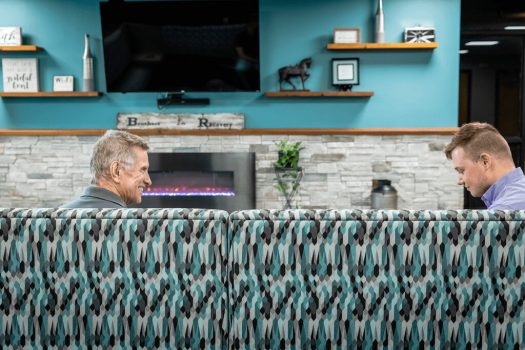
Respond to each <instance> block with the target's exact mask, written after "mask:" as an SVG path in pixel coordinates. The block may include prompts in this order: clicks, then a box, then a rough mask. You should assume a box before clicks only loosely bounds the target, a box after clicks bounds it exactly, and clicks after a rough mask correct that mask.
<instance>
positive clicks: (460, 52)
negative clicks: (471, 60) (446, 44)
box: [459, 50, 468, 55]
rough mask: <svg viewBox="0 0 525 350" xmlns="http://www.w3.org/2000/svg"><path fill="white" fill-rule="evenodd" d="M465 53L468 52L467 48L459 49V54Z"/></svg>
mask: <svg viewBox="0 0 525 350" xmlns="http://www.w3.org/2000/svg"><path fill="white" fill-rule="evenodd" d="M466 53H468V50H459V54H460V55H464V54H466Z"/></svg>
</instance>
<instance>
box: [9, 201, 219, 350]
mask: <svg viewBox="0 0 525 350" xmlns="http://www.w3.org/2000/svg"><path fill="white" fill-rule="evenodd" d="M227 219H228V214H227V213H226V212H224V211H219V210H215V211H212V210H188V209H150V210H144V209H106V210H94V209H59V210H56V209H33V210H30V209H14V210H9V209H0V262H1V268H2V269H1V271H0V296H1V304H0V344H2V345H1V346H0V347H1V348H4V347H7V348H41V349H47V348H50V347H54V348H64V349H65V348H87V347H92V346H97V347H103V348H106V347H113V348H126V349H127V348H137V347H138V348H144V349H146V348H147V349H151V348H161V349H165V348H172V349H196V348H200V347H201V346H204V347H205V348H207V349H224V348H225V347H226V346H227V342H226V341H225V339H226V335H225V332H226V326H227V290H226V288H225V285H226V283H225V282H226V244H225V237H226V228H227Z"/></svg>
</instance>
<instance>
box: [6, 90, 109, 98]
mask: <svg viewBox="0 0 525 350" xmlns="http://www.w3.org/2000/svg"><path fill="white" fill-rule="evenodd" d="M98 96H102V93H101V92H99V91H47V92H0V97H98Z"/></svg>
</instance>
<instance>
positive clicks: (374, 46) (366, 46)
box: [326, 42, 439, 50]
mask: <svg viewBox="0 0 525 350" xmlns="http://www.w3.org/2000/svg"><path fill="white" fill-rule="evenodd" d="M438 46H439V44H438V43H435V42H434V43H355V44H335V43H330V44H327V45H326V48H327V49H328V50H431V49H435V48H437V47H438Z"/></svg>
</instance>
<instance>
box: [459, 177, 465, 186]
mask: <svg viewBox="0 0 525 350" xmlns="http://www.w3.org/2000/svg"><path fill="white" fill-rule="evenodd" d="M464 184H465V182H464V181H463V177H461V176H460V177H458V185H460V186H463V185H464Z"/></svg>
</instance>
